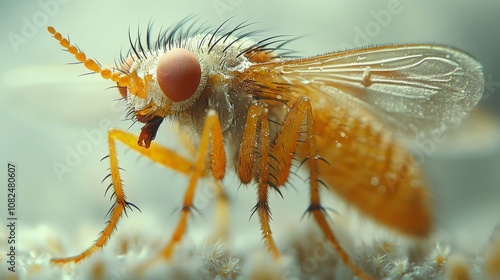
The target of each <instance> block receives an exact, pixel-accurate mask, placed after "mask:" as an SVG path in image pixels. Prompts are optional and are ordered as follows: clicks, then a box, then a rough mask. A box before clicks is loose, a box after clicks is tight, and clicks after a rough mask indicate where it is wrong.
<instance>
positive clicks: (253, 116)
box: [238, 103, 280, 258]
mask: <svg viewBox="0 0 500 280" xmlns="http://www.w3.org/2000/svg"><path fill="white" fill-rule="evenodd" d="M259 125H260V130H259V132H258V131H257V130H258V128H259ZM257 134H258V135H257ZM257 137H258V138H257ZM258 156H260V160H259V161H257V160H256V159H257V157H258ZM256 162H258V163H259V165H258V166H257V172H258V177H257V181H258V182H257V183H258V184H257V204H256V205H255V207H254V208H253V210H252V215H253V214H254V213H257V215H258V216H259V223H260V228H261V230H262V235H263V237H264V241H265V242H266V244H267V247H268V249H269V251H271V253H272V254H273V255H274V257H276V258H279V256H280V253H279V251H278V248H277V247H276V244H275V242H274V239H273V237H272V232H271V226H270V225H269V222H270V220H271V209H270V208H269V201H268V193H269V184H270V182H269V121H268V118H267V108H266V107H265V105H264V104H262V103H255V104H252V105H251V106H250V108H249V110H248V114H247V122H246V124H245V131H244V132H243V141H242V145H241V146H240V154H239V159H238V176H240V179H242V182H244V183H248V182H249V181H250V179H251V174H252V173H253V168H254V163H256Z"/></svg>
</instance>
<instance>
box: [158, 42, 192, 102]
mask: <svg viewBox="0 0 500 280" xmlns="http://www.w3.org/2000/svg"><path fill="white" fill-rule="evenodd" d="M156 77H157V79H158V85H160V88H161V90H162V91H163V93H164V94H165V95H166V96H167V97H168V98H169V99H170V100H172V101H174V102H180V101H184V100H186V99H188V98H190V97H191V96H193V94H194V93H195V92H196V89H197V88H198V85H199V83H200V80H201V66H200V63H199V62H198V58H196V56H195V55H194V54H193V53H192V52H190V51H188V50H186V49H172V50H170V51H168V52H166V53H165V54H163V55H162V56H161V57H160V61H159V62H158V68H157V69H156Z"/></svg>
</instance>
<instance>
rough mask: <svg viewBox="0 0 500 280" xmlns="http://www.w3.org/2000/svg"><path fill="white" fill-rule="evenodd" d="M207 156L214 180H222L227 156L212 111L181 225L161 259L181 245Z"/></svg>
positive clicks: (186, 195)
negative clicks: (177, 245) (178, 244)
mask: <svg viewBox="0 0 500 280" xmlns="http://www.w3.org/2000/svg"><path fill="white" fill-rule="evenodd" d="M207 155H208V156H209V158H210V164H211V169H212V175H213V178H214V179H215V180H216V181H220V180H222V179H223V178H224V175H225V170H226V154H225V151H224V142H223V137H222V130H221V127H220V123H219V117H218V115H217V113H216V112H215V111H213V110H210V111H209V112H208V114H207V116H206V118H205V123H204V125H203V131H202V134H201V138H200V145H199V147H198V155H197V158H196V162H195V164H194V169H193V171H192V173H191V174H190V179H189V185H188V187H187V190H186V193H185V195H184V201H183V205H182V209H181V217H180V220H179V223H178V224H177V227H176V229H175V231H174V234H173V235H172V238H171V240H170V242H169V243H168V244H167V246H165V248H164V249H163V250H162V251H161V253H160V255H159V257H160V258H163V259H169V258H170V257H171V256H172V252H173V248H174V246H175V245H176V244H177V243H179V242H180V241H181V239H182V237H183V236H184V233H185V231H186V227H187V219H188V216H189V213H190V209H191V207H193V200H194V194H195V190H196V184H197V182H198V180H199V179H200V178H201V177H203V176H204V175H205V173H206V169H207V167H206V159H207Z"/></svg>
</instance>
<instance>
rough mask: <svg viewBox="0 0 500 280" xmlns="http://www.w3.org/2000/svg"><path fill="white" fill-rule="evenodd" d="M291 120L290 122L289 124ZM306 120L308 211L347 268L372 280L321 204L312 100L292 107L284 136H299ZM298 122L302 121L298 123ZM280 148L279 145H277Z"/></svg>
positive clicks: (301, 100)
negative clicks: (353, 257)
mask: <svg viewBox="0 0 500 280" xmlns="http://www.w3.org/2000/svg"><path fill="white" fill-rule="evenodd" d="M288 119H290V122H287V121H288ZM304 119H305V120H306V124H307V125H306V127H307V131H306V135H307V138H306V140H305V142H306V143H305V144H306V145H307V147H306V148H307V151H308V155H307V161H308V163H309V184H310V205H309V207H308V209H307V211H308V212H309V213H310V214H312V216H313V217H314V220H315V221H316V223H317V224H318V225H319V227H320V229H321V231H322V232H323V234H324V235H325V237H326V239H327V240H328V241H329V242H330V243H331V244H332V246H333V248H334V249H335V251H337V253H338V254H339V256H340V258H341V259H342V261H343V262H344V264H345V265H346V266H348V267H349V268H350V269H351V270H352V271H353V272H354V274H355V275H357V276H359V277H360V278H362V279H365V280H366V279H372V278H371V277H370V276H369V275H367V274H366V273H364V272H363V271H362V270H361V269H360V268H359V267H358V266H357V265H355V264H354V263H352V262H351V260H350V258H349V255H348V254H347V252H346V251H344V249H343V248H342V246H340V243H339V241H338V240H337V238H336V237H335V235H334V234H333V231H332V230H331V228H330V226H329V224H328V222H327V220H326V218H325V213H324V208H323V207H322V206H321V203H320V192H319V182H320V181H319V178H318V175H319V174H318V163H319V161H320V160H321V159H320V157H319V155H318V151H317V146H316V138H315V137H316V136H315V133H314V131H315V127H314V118H313V115H312V107H311V103H310V100H309V99H308V98H301V99H299V100H298V101H297V102H296V103H295V105H294V106H293V107H292V109H291V111H290V113H289V114H288V116H287V119H286V120H285V123H284V125H283V128H284V129H283V131H282V133H281V134H282V135H289V134H291V133H295V134H297V133H298V132H299V131H300V125H301V124H302V121H303V120H304ZM296 120H300V122H297V121H296ZM276 146H278V143H277V144H276Z"/></svg>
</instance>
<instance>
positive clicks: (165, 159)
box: [51, 129, 193, 264]
mask: <svg viewBox="0 0 500 280" xmlns="http://www.w3.org/2000/svg"><path fill="white" fill-rule="evenodd" d="M115 141H120V142H122V143H123V144H125V145H126V146H128V147H129V148H131V149H133V150H136V151H138V152H139V153H141V154H142V155H144V156H146V157H148V158H150V159H151V160H152V161H154V162H157V163H160V164H162V165H164V166H166V167H169V168H171V169H173V170H175V171H178V172H181V173H184V174H188V173H190V172H191V170H192V168H193V164H192V163H191V162H189V161H188V160H187V159H185V158H183V157H181V156H180V155H178V154H176V153H175V152H173V151H171V150H168V149H166V148H163V147H161V146H160V145H158V144H156V143H153V145H151V147H150V149H144V148H142V147H139V146H138V145H137V136H135V135H133V134H131V133H128V132H124V131H121V130H116V129H110V130H109V132H108V144H109V160H110V171H111V180H112V185H111V186H113V190H114V196H115V203H114V204H113V206H112V207H111V209H110V213H109V214H110V219H109V221H108V223H107V225H106V227H105V228H104V229H103V230H102V232H101V233H100V235H99V237H98V239H97V240H96V241H95V243H94V244H93V245H92V246H91V247H90V248H88V249H87V250H85V251H84V252H82V253H81V254H79V255H76V256H73V257H67V258H54V259H52V260H51V262H53V263H56V264H64V263H68V262H80V261H82V260H83V259H85V258H87V257H89V256H90V255H92V254H93V253H94V252H95V251H96V250H98V249H99V248H102V247H103V246H104V245H105V244H106V243H107V242H108V240H109V237H110V236H111V234H112V233H113V231H114V230H115V229H116V225H117V224H118V221H119V219H120V218H121V216H122V214H123V213H124V212H126V210H127V208H128V209H132V207H135V205H133V204H132V203H130V202H128V201H127V200H126V196H125V192H124V190H123V185H122V181H121V178H120V171H119V168H118V159H117V156H116V148H115ZM135 208H137V207H135Z"/></svg>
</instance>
